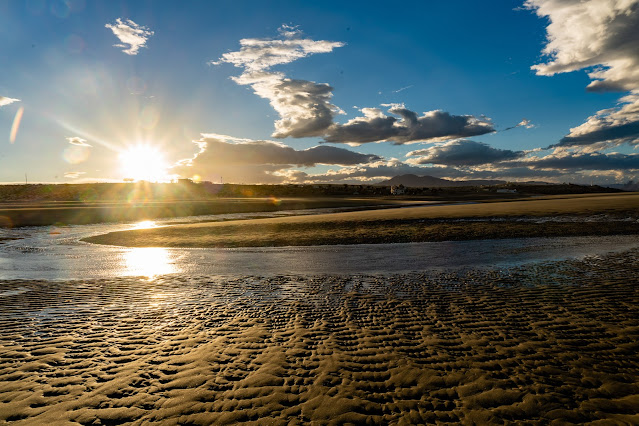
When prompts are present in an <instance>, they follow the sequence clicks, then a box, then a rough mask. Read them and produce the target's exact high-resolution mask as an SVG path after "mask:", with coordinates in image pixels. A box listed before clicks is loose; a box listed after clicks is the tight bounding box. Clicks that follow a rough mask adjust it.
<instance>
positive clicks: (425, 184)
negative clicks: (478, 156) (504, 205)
mask: <svg viewBox="0 0 639 426" xmlns="http://www.w3.org/2000/svg"><path fill="white" fill-rule="evenodd" d="M504 183H506V181H505V180H487V179H475V180H448V179H440V178H436V177H433V176H417V175H401V176H395V177H394V178H391V179H388V180H385V181H382V182H379V183H376V184H375V185H379V186H392V185H400V184H401V185H404V186H405V187H408V188H441V187H451V186H479V185H500V184H504Z"/></svg>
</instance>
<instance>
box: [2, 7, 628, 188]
mask: <svg viewBox="0 0 639 426" xmlns="http://www.w3.org/2000/svg"><path fill="white" fill-rule="evenodd" d="M493 3H494V4H493ZM574 3H575V2H571V1H569V0H530V1H529V2H527V3H523V2H522V1H502V2H475V1H447V2H412V3H411V2H407V3H403V4H402V5H401V7H399V6H394V7H391V6H390V5H389V4H388V3H387V2H384V3H382V2H344V1H341V2H321V3H320V2H295V1H290V2H269V3H267V2H248V1H247V2H237V1H233V2H231V1H229V2H205V1H201V2H196V1H193V2H168V1H166V2H140V1H135V2H133V1H132V2H116V1H84V0H67V1H62V0H56V1H51V0H37V1H8V0H0V58H2V59H0V61H1V63H2V66H1V67H0V105H2V106H0V146H1V147H2V148H0V182H19V181H23V180H24V174H25V173H28V175H29V180H30V181H32V182H67V183H73V182H83V181H101V180H113V181H121V180H122V179H123V178H141V177H143V176H146V175H145V174H144V173H142V174H138V175H136V171H135V170H131V169H132V167H133V166H131V164H132V161H131V160H133V163H134V164H136V161H137V162H138V164H139V168H138V170H137V171H138V172H139V171H145V172H147V173H148V176H149V177H150V176H153V177H155V178H160V177H159V176H160V174H163V176H162V177H168V176H169V175H171V176H178V175H179V176H182V177H193V176H196V175H197V176H199V177H201V178H202V179H209V180H219V179H224V181H227V182H246V183H248V182H263V183H281V182H296V183H302V182H340V183H341V182H349V183H356V182H362V183H365V182H375V181H379V180H382V179H385V178H388V177H392V176H394V175H397V174H403V173H415V174H422V175H435V176H439V177H447V178H453V179H462V178H496V179H506V180H546V181H559V182H563V181H569V182H588V183H589V182H592V181H596V182H601V183H611V182H623V181H627V180H629V179H635V178H636V176H637V170H638V169H639V158H637V156H636V155H637V154H635V149H634V148H635V146H636V143H637V142H639V130H637V127H638V125H637V123H639V107H637V105H639V100H638V99H637V98H638V97H639V94H638V93H639V92H637V89H639V77H638V76H637V73H636V72H635V71H634V70H635V69H637V66H636V65H637V64H638V63H639V58H638V57H639V53H637V49H636V48H634V49H632V48H630V49H628V48H627V46H628V45H629V44H630V45H632V42H634V41H636V38H637V37H639V36H638V35H637V34H636V33H637V31H636V28H637V23H638V22H639V21H638V18H637V15H638V14H639V9H638V7H637V2H632V1H630V2H625V3H623V5H620V4H618V3H621V2H616V1H614V0H591V1H588V2H582V3H579V2H577V4H574ZM566 11H568V13H567V12H566ZM568 17H573V19H576V20H577V23H578V24H580V25H575V23H574V22H573V23H572V24H570V22H569V21H568ZM118 19H119V20H120V21H119V22H120V26H119V27H118V21H117V20H118ZM107 25H109V26H110V27H107ZM113 28H115V29H113ZM131 29H134V30H135V29H138V30H139V31H141V34H143V36H142V39H141V41H140V45H139V46H138V47H137V49H132V48H131V45H129V44H126V43H123V41H122V40H121V39H119V37H118V35H120V36H122V34H124V33H126V32H127V31H130V30H131ZM596 34H599V35H598V36H596ZM601 34H604V36H603V37H602V36H601ZM241 40H250V41H251V43H254V42H256V41H257V42H259V43H260V46H261V47H260V49H261V50H259V51H257V50H255V49H253V50H252V51H250V52H248V51H247V50H246V44H242V42H241ZM549 42H550V44H548V43H549ZM116 44H124V47H116V46H114V45H116ZM243 46H244V47H243ZM281 46H287V47H286V49H288V50H286V51H285V52H283V53H282V52H281V51H280V56H279V57H278V58H276V59H275V60H274V62H272V63H270V65H269V66H266V67H264V66H262V65H260V64H259V63H258V62H256V59H255V58H256V55H257V56H259V57H260V58H265V57H270V58H272V57H273V52H274V50H273V49H279V48H281ZM546 46H548V48H546ZM584 46H586V47H584ZM545 48H546V51H544V49H545ZM127 49H129V53H126V52H125V51H124V50H127ZM305 49H306V50H305ZM314 49H319V50H320V51H321V52H322V53H319V51H317V52H316V51H315V50H314ZM225 54H226V55H229V54H232V55H231V56H225ZM260 55H262V56H260ZM291 55H292V56H291ZM225 58H226V59H225ZM229 58H230V59H229ZM575 58H577V59H579V61H577V60H576V59H575ZM577 62H578V63H577ZM256 64H257V65H256ZM535 65H541V67H538V68H536V69H531V67H533V66H535ZM597 70H600V73H599V74H597V75H593V74H592V73H593V71H594V72H595V73H596V72H597ZM258 74H259V76H258ZM242 78H244V80H242ZM256 78H257V80H256ZM593 82H594V83H593ZM598 82H599V83H598ZM589 85H591V87H590V89H587V87H589ZM320 92H321V93H320ZM283 97H285V99H284V98H283ZM301 98H303V99H304V101H299V99H301ZM278 102H279V103H278ZM300 102H301V103H300ZM619 102H621V104H619ZM362 108H364V109H365V110H362ZM432 111H440V113H432V114H429V112H432ZM598 112H601V113H600V114H599V115H595V114H597V113H598ZM424 113H427V114H424ZM20 115H21V116H22V117H21V120H19V126H18V125H17V124H18V123H17V121H18V120H17V116H18V118H19V116H20ZM413 115H414V117H415V119H416V120H417V119H418V118H419V120H417V121H415V122H411V121H410V120H411V118H410V117H412V116H413ZM420 117H422V118H420ZM589 118H590V119H589ZM522 120H525V121H523V125H520V126H519V127H516V128H513V129H510V130H505V129H507V128H509V127H513V126H516V125H517V124H518V123H522ZM277 123H280V124H279V125H278V124H277ZM278 126H280V127H278ZM12 129H14V130H15V132H14V133H15V134H14V135H13V136H14V138H12ZM278 129H280V130H279V134H278ZM571 129H573V130H571ZM575 129H576V130H575ZM274 133H275V135H274ZM194 141H195V142H196V143H194ZM236 145H237V146H236ZM552 145H555V146H553V147H552V148H550V149H547V148H548V147H549V146H552ZM140 146H142V147H143V148H140ZM540 148H542V150H539V149H540ZM145 150H146V151H145ZM131 152H135V153H137V154H136V155H137V156H138V157H139V158H138V157H131V156H132V155H133V154H131ZM153 152H154V153H155V154H156V155H157V156H154V155H151V154H152V153H153ZM145 153H146V155H145ZM127 155H128V156H129V158H127ZM159 157H162V158H161V159H160V158H159ZM126 160H129V161H126ZM124 163H126V164H127V166H124ZM151 163H154V164H156V163H157V164H156V165H158V167H159V166H160V165H161V168H162V170H163V172H162V173H160V174H158V173H159V172H158V173H154V174H152V173H151V172H150V171H149V169H153V166H152V164H151ZM127 167H128V168H127ZM153 172H157V170H153ZM164 172H165V173H164ZM164 175H165V176H164Z"/></svg>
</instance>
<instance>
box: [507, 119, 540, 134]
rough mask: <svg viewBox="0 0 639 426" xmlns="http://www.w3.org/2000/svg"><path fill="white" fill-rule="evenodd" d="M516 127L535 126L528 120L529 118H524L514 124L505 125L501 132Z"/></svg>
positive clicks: (529, 127)
mask: <svg viewBox="0 0 639 426" xmlns="http://www.w3.org/2000/svg"><path fill="white" fill-rule="evenodd" d="M517 127H523V128H525V129H532V128H533V127H535V125H534V124H532V123H531V122H530V120H528V119H526V118H524V119H523V120H521V121H520V122H519V123H517V124H515V125H514V126H510V127H506V128H505V129H504V130H502V132H505V131H506V130H512V129H516V128H517Z"/></svg>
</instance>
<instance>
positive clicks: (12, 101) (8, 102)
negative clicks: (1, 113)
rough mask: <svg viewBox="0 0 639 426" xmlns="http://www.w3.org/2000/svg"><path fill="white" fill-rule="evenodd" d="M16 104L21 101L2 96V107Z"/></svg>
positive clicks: (0, 97) (0, 104) (0, 101)
mask: <svg viewBox="0 0 639 426" xmlns="http://www.w3.org/2000/svg"><path fill="white" fill-rule="evenodd" d="M14 102H20V99H13V98H7V97H5V96H0V107H2V106H5V105H9V104H12V103H14Z"/></svg>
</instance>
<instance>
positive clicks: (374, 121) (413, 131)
mask: <svg viewBox="0 0 639 426" xmlns="http://www.w3.org/2000/svg"><path fill="white" fill-rule="evenodd" d="M279 32H280V34H281V35H283V36H284V37H285V38H284V39H254V38H251V39H242V40H240V45H241V48H240V50H238V51H234V52H227V53H225V54H223V55H222V56H221V57H220V59H219V60H217V61H211V62H210V63H211V64H213V65H219V64H222V63H229V64H233V65H235V66H236V67H238V68H242V69H243V72H242V74H240V75H239V76H237V77H232V79H233V81H235V82H236V83H237V84H241V85H247V86H251V87H252V88H253V90H254V92H255V94H257V95H258V96H260V97H262V98H265V99H268V100H269V102H270V104H271V106H272V107H273V108H274V109H275V111H277V113H278V114H279V116H280V119H279V120H277V121H276V122H275V131H274V132H273V135H272V136H273V137H276V138H286V137H294V138H303V137H318V136H319V137H324V139H325V141H326V142H336V143H351V144H360V143H366V142H382V141H393V142H395V143H398V144H401V143H410V142H419V141H427V140H428V141H437V140H446V139H452V138H458V137H469V136H476V135H481V134H485V133H490V132H493V131H494V128H493V125H492V123H490V121H489V120H488V119H485V118H476V117H473V116H470V115H461V116H458V115H451V114H449V113H447V112H443V111H430V112H426V113H424V115H423V116H421V117H418V116H417V114H416V113H415V112H413V111H410V110H408V109H406V108H405V107H404V106H403V105H400V104H393V105H383V106H388V107H390V108H389V113H390V114H391V115H386V114H384V113H383V112H382V111H381V110H380V109H378V108H362V112H363V113H364V116H363V117H358V118H354V119H352V120H350V121H348V122H347V123H345V124H338V123H335V122H334V119H335V117H336V116H337V115H340V114H344V111H342V109H340V108H339V107H337V106H335V105H334V104H332V103H331V98H332V96H333V88H332V87H331V86H330V85H328V84H326V83H316V82H313V81H307V80H296V79H290V78H287V77H286V76H285V75H284V74H283V73H281V72H274V71H271V68H272V67H274V66H276V65H282V64H288V63H290V62H293V61H296V60H298V59H301V58H305V57H307V56H310V55H313V54H316V53H328V52H332V51H333V50H334V49H336V48H338V47H342V46H344V43H342V42H333V41H326V40H319V41H317V40H311V39H308V38H303V35H302V32H301V31H300V30H299V29H298V28H297V27H292V26H283V27H281V28H280V30H279ZM410 87H412V86H407V87H404V88H401V89H399V90H396V91H395V92H401V91H402V90H405V89H408V88H410Z"/></svg>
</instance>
